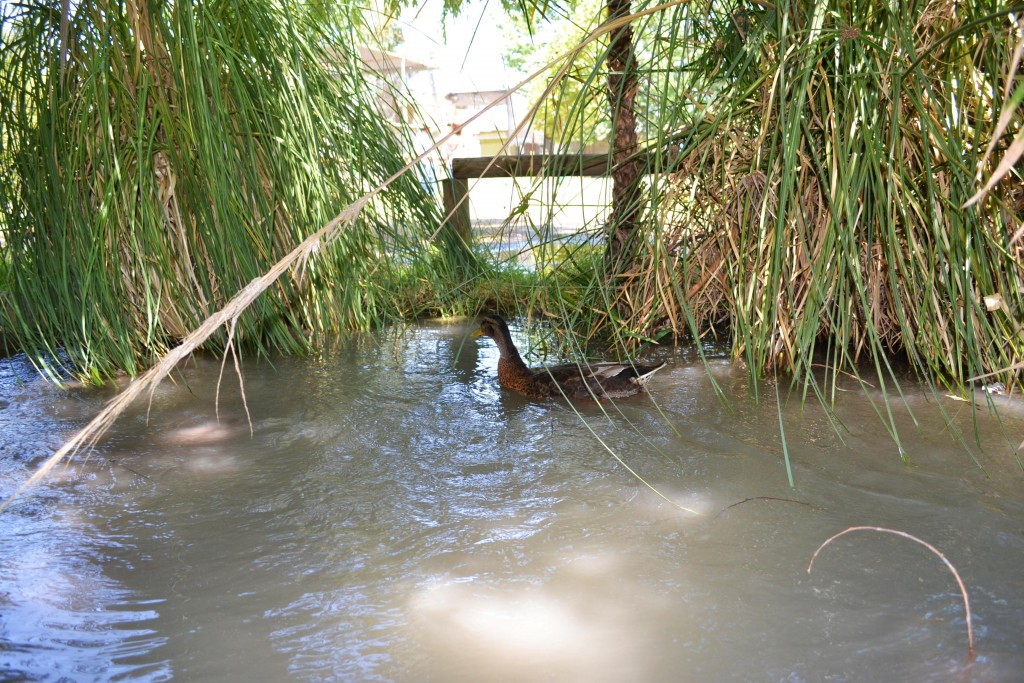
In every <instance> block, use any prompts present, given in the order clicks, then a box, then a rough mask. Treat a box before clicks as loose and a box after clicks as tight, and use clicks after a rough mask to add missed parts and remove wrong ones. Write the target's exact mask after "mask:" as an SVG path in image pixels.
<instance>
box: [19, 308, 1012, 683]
mask: <svg viewBox="0 0 1024 683" xmlns="http://www.w3.org/2000/svg"><path fill="white" fill-rule="evenodd" d="M468 331H470V328H469V326H468V325H447V326H445V325H428V326H424V327H421V328H418V329H415V330H411V331H409V332H407V333H406V334H404V335H402V336H395V337H378V338H363V339H361V340H358V341H357V342H354V343H351V344H347V345H346V346H345V347H344V348H341V349H338V350H337V351H335V352H333V353H331V354H330V355H329V356H328V357H327V358H326V359H324V360H287V359H285V360H275V361H274V363H273V364H271V363H269V362H265V361H264V362H262V363H257V362H248V363H246V364H245V366H244V368H243V369H244V381H245V395H246V397H247V402H248V411H249V414H250V415H251V424H252V432H251V433H250V427H249V423H248V421H247V419H246V413H245V406H244V405H243V402H242V400H241V394H240V392H239V390H238V382H237V379H236V378H234V377H233V376H232V375H231V374H230V371H229V372H228V373H226V376H225V380H224V383H223V386H222V388H221V397H220V405H219V419H218V418H217V416H216V415H215V407H214V406H215V404H214V396H215V391H216V384H217V375H218V371H219V366H218V364H217V363H216V362H213V361H204V360H200V361H198V362H196V363H195V364H193V365H192V366H191V367H189V368H187V369H185V370H184V371H183V372H182V373H181V375H180V376H178V377H177V379H176V381H175V382H174V383H171V382H166V383H164V384H163V385H162V386H161V387H160V388H159V389H157V391H156V392H155V394H154V396H153V400H152V404H151V405H149V406H147V405H145V404H143V405H138V406H135V407H134V408H133V411H132V412H131V413H130V414H128V415H126V416H124V417H123V418H122V419H121V420H120V421H119V422H118V423H117V424H116V425H115V427H114V428H113V430H112V431H111V432H110V433H109V434H108V435H107V437H106V438H105V439H104V440H103V441H102V442H101V443H100V444H99V447H98V448H97V450H96V451H95V452H94V453H93V454H92V455H91V456H90V457H89V458H88V459H84V458H79V459H77V460H76V461H74V463H73V464H71V465H70V466H69V467H66V468H61V469H60V470H59V471H58V472H56V473H55V474H54V475H52V476H51V477H50V478H49V480H48V481H47V483H46V484H45V485H44V486H42V487H40V488H37V489H35V490H34V491H33V492H32V493H31V494H30V495H28V496H26V497H24V498H22V499H20V500H19V501H18V502H17V504H16V505H14V506H13V508H11V509H9V510H8V511H7V512H5V513H4V514H3V515H2V516H0V680H49V681H58V680H60V681H63V680H69V681H106V680H119V681H134V680H144V681H161V680H171V679H174V680H182V681H228V680H232V681H233V680H238V681H282V680H296V681H446V682H447V681H456V682H458V681H542V680H550V681H595V682H600V681H615V682H623V681H625V682H628V681H824V680H828V681H949V680H955V681H1020V680H1024V637H1022V635H1021V634H1022V632H1024V477H1022V475H1021V470H1020V468H1019V466H1018V464H1017V463H1016V461H1015V459H1014V455H1013V452H1012V445H1016V444H1019V442H1020V441H1021V439H1022V438H1024V416H1022V415H1021V414H1019V413H1014V412H1013V410H1009V411H1007V412H1006V413H1005V414H1004V415H1002V416H1001V417H1000V418H999V419H996V418H993V417H991V416H988V415H986V414H982V415H980V416H979V417H978V418H977V428H978V430H979V432H980V435H981V446H980V447H979V446H977V445H976V444H975V442H974V441H973V436H972V430H973V429H974V426H973V418H972V414H971V411H970V410H969V409H968V407H967V406H966V405H964V404H961V403H957V402H954V401H952V400H949V399H946V398H943V397H937V396H933V395H932V394H930V393H929V392H928V391H926V390H923V389H919V388H915V387H913V386H910V385H906V386H904V389H905V391H906V392H907V394H906V405H899V406H895V407H893V413H894V420H895V421H896V424H897V426H898V428H899V436H900V439H901V441H902V443H903V447H904V449H905V452H906V455H907V457H908V458H909V465H908V464H904V463H903V462H902V461H901V459H900V457H899V451H898V448H897V446H896V445H895V443H894V441H893V439H892V438H891V437H890V436H889V435H888V434H887V433H886V431H885V429H884V428H883V427H882V426H881V425H882V423H881V422H880V420H879V418H878V415H877V414H876V407H878V406H873V404H872V402H871V400H872V398H873V399H875V400H877V398H878V396H877V395H871V394H865V393H863V392H860V391H856V390H855V387H847V389H849V390H848V391H843V392H839V393H838V398H837V416H838V419H839V420H841V424H838V426H834V425H833V423H832V422H830V420H829V418H828V417H827V416H826V415H825V414H824V413H823V412H822V411H821V410H820V409H819V408H817V407H816V406H815V405H813V403H814V402H813V399H812V400H811V401H810V403H811V405H808V406H806V407H805V408H801V406H800V404H799V401H796V400H794V401H791V402H789V403H786V404H785V405H783V407H782V409H781V419H782V423H783V425H784V427H785V436H786V440H785V448H784V446H783V441H782V439H781V438H780V435H779V421H780V409H779V408H778V405H777V404H776V402H775V400H774V390H773V389H772V388H771V387H770V385H769V390H770V394H769V397H768V398H767V399H766V398H764V397H762V400H760V401H754V400H753V399H752V398H751V396H750V394H749V391H748V387H747V385H746V381H745V379H744V377H743V375H742V373H740V372H737V371H735V370H733V369H732V368H731V367H730V366H729V364H728V363H727V362H726V361H725V360H722V359H719V360H713V362H712V371H713V373H714V376H715V377H717V380H718V382H719V384H720V386H721V388H722V390H723V392H724V394H725V397H726V399H727V401H725V402H723V401H721V400H719V398H717V397H716V396H715V394H714V392H713V390H712V386H711V382H710V380H709V375H708V373H707V372H705V370H704V369H703V367H701V366H700V365H699V364H698V363H696V362H695V360H694V358H692V357H691V356H690V355H688V353H687V352H679V353H676V354H674V355H667V356H666V358H667V359H668V360H670V362H671V366H670V367H669V368H666V369H665V370H663V371H662V372H661V373H659V374H658V375H657V376H656V377H655V379H654V381H653V382H652V386H651V389H652V393H653V396H654V398H655V401H653V402H652V401H651V400H649V399H647V398H640V399H638V400H632V401H628V402H622V403H620V404H619V405H618V406H610V405H606V406H595V405H584V406H579V407H578V410H579V412H578V413H577V412H576V411H574V410H573V409H572V408H571V407H570V406H568V405H566V404H560V403H551V404H536V403H531V402H528V401H525V400H522V399H520V398H518V397H515V396H509V395H506V394H503V393H502V392H501V391H499V390H498V388H497V387H496V384H495V379H494V364H495V362H496V354H495V351H494V348H493V344H492V343H491V342H490V341H489V340H486V339H484V340H480V341H469V340H466V338H465V335H466V333H467V332H468ZM666 353H668V352H666ZM0 383H2V386H3V394H2V397H0V461H2V462H0V493H2V494H4V495H7V494H9V493H10V492H11V491H12V490H13V489H14V488H15V487H16V486H17V485H18V483H20V481H22V480H23V479H24V478H25V477H26V476H28V474H29V473H30V471H31V468H32V466H33V465H34V464H36V463H38V461H39V460H40V459H42V458H43V457H45V456H46V455H47V454H48V453H49V452H51V451H52V450H53V449H55V448H56V447H58V446H59V445H60V443H61V442H62V439H63V438H65V437H66V436H68V435H70V434H71V433H72V432H73V430H74V429H75V428H76V427H78V426H80V425H82V424H84V423H85V422H86V421H87V420H88V419H89V418H90V417H91V416H93V415H94V414H95V412H96V411H97V410H98V409H99V408H100V407H101V406H102V404H103V402H104V401H105V400H107V399H109V398H110V396H112V392H110V391H97V390H87V389H73V390H70V391H68V392H62V391H59V390H57V389H54V388H52V387H49V386H46V385H43V384H41V383H39V382H38V381H37V380H35V379H34V378H33V375H32V373H31V370H30V369H29V368H27V367H26V366H25V365H24V363H23V362H20V361H18V360H17V359H15V360H13V361H2V362H0ZM602 408H603V409H604V410H602ZM879 409H880V410H882V411H883V413H884V410H885V409H884V407H879ZM605 411H607V412H605ZM943 411H945V413H946V414H947V417H948V418H949V419H950V420H951V421H952V422H953V423H954V424H955V425H957V426H959V427H960V429H961V430H963V431H964V432H965V434H966V436H965V441H960V440H958V438H957V437H956V436H955V434H954V433H953V432H952V431H951V430H950V429H948V428H947V427H946V422H945V419H944V417H943ZM147 412H148V419H147ZM613 453H614V455H613ZM786 453H788V456H789V459H790V462H791V463H792V468H793V475H794V477H795V480H796V484H797V486H796V489H795V490H793V489H790V488H789V486H788V483H787V477H786V469H785V464H784V457H785V454H786ZM615 455H617V456H618V457H619V458H621V459H622V461H623V462H624V463H625V465H628V466H629V467H630V468H632V469H633V470H634V471H635V472H636V473H637V474H638V475H639V476H641V477H643V479H644V480H645V481H646V482H647V483H649V484H650V485H651V486H652V487H654V488H655V489H657V490H658V491H659V492H660V493H661V494H663V495H664V496H665V497H666V498H667V499H669V501H671V502H666V500H664V499H662V498H661V497H659V496H658V495H657V494H655V493H653V492H652V491H651V490H650V489H648V488H647V487H645V486H644V484H643V483H641V482H640V481H639V480H638V479H637V477H635V476H633V475H631V474H630V473H629V472H628V471H627V470H626V469H625V467H624V465H623V462H619V461H618V460H616V458H615ZM854 525H874V526H882V527H890V528H895V529H899V530H902V531H905V532H907V533H911V534H914V535H916V536H918V537H920V538H921V539H923V540H925V541H927V542H929V543H932V544H934V545H935V546H937V547H938V548H939V549H940V550H941V551H942V552H943V553H945V555H946V557H947V558H948V559H949V560H950V562H952V563H953V564H954V565H955V566H956V568H957V569H958V570H959V572H960V574H961V575H962V577H963V581H964V583H965V585H966V587H967V590H968V592H969V597H970V600H971V608H972V612H973V614H972V617H973V626H974V634H975V638H976V649H977V657H976V659H975V660H974V662H973V663H970V664H968V663H967V640H966V626H967V622H966V619H965V612H964V606H963V602H962V598H961V597H960V593H959V591H958V590H957V587H956V582H955V579H954V578H953V577H952V575H951V574H950V573H949V572H948V570H947V569H946V568H945V566H944V565H943V564H942V563H941V561H940V560H939V559H937V558H936V557H935V556H933V555H931V554H930V553H929V552H928V551H927V550H926V549H924V548H923V547H921V546H919V545H917V544H916V543H913V542H911V541H908V540H906V539H903V538H898V537H895V536H891V535H883V534H880V533H873V532H856V533H851V534H849V535H847V536H844V537H842V538H840V539H838V540H836V541H834V542H833V543H832V544H831V545H829V546H828V547H827V548H826V549H825V550H824V551H822V553H821V555H820V556H819V557H818V559H817V561H816V563H815V566H814V572H813V573H812V574H810V575H808V573H807V564H808V561H809V560H810V557H811V555H812V553H813V552H814V550H815V548H816V547H817V546H818V545H819V544H821V543H822V542H823V541H824V540H825V539H827V538H828V537H829V536H831V535H832V534H834V533H836V532H839V531H841V530H843V529H845V528H847V527H849V526H854Z"/></svg>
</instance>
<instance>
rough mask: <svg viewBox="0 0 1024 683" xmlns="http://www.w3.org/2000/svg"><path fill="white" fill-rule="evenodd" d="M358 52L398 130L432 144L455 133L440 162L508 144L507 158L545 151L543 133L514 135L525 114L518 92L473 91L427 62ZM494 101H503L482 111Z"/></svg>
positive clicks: (457, 77)
mask: <svg viewBox="0 0 1024 683" xmlns="http://www.w3.org/2000/svg"><path fill="white" fill-rule="evenodd" d="M359 54H360V57H361V58H362V60H363V62H364V63H365V64H366V65H367V67H368V69H369V70H370V71H371V73H372V74H373V76H374V79H375V80H376V85H377V88H378V91H379V94H378V97H379V98H380V100H381V102H382V104H383V109H384V111H385V113H386V115H387V117H388V119H389V120H391V121H392V123H394V124H395V126H396V127H402V128H404V129H405V130H406V131H407V133H408V134H409V136H410V138H413V139H417V138H419V139H422V135H423V133H424V132H425V133H426V134H427V135H429V137H430V138H431V139H433V140H435V141H436V140H440V139H441V138H442V137H444V136H445V135H448V134H449V133H453V135H452V137H451V138H449V140H448V141H446V142H445V143H444V144H443V145H442V146H441V148H440V149H439V150H438V151H439V156H440V157H441V159H440V160H439V161H440V163H443V164H447V163H448V162H449V161H450V159H452V158H455V157H478V156H491V155H494V154H498V153H500V152H501V150H502V147H503V146H505V143H506V142H508V145H507V146H505V151H504V153H505V154H539V153H542V152H543V151H544V136H543V134H542V133H541V131H539V130H532V129H530V128H529V127H528V126H524V127H523V130H521V131H518V132H517V128H518V127H519V125H520V124H521V123H522V122H523V120H524V119H525V118H526V116H527V114H528V112H529V103H528V102H527V100H526V98H525V97H524V96H523V95H522V94H520V93H518V92H510V91H509V90H508V89H504V88H493V89H486V90H483V89H477V88H479V85H478V84H475V83H473V82H472V81H471V80H470V79H468V78H465V77H462V76H461V75H460V74H452V73H445V72H443V71H442V70H441V69H439V68H437V67H434V66H432V65H431V64H430V63H429V61H428V60H427V59H426V58H424V59H414V58H411V57H409V56H406V55H403V54H400V53H398V52H387V51H384V50H380V49H377V48H370V47H361V48H360V49H359ZM496 100H501V101H500V102H498V103H497V104H495V105H494V106H493V107H491V108H490V109H487V110H486V111H484V110H485V109H486V108H487V106H488V105H489V104H491V103H492V102H495V101H496ZM481 112H483V113H481ZM477 114H480V115H479V117H478V118H475V119H474V118H473V117H474V116H476V115H477ZM424 128H426V131H424ZM417 147H420V143H417ZM417 151H419V150H417Z"/></svg>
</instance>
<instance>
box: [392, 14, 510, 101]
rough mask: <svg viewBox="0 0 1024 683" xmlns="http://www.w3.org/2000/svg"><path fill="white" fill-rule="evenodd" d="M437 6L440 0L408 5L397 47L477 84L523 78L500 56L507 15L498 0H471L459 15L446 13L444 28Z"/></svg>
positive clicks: (500, 84) (491, 85)
mask: <svg viewBox="0 0 1024 683" xmlns="http://www.w3.org/2000/svg"><path fill="white" fill-rule="evenodd" d="M441 9H442V3H441V2H440V0H428V1H427V2H426V3H425V4H424V5H422V6H421V7H419V8H411V9H409V10H406V11H405V12H404V13H403V14H402V15H401V18H400V26H401V29H402V33H403V35H404V37H405V42H404V43H403V44H402V45H401V46H399V48H398V52H400V53H401V54H404V55H405V56H406V57H408V58H410V59H416V60H418V61H426V62H427V63H428V64H430V65H432V66H436V67H438V68H440V69H443V70H444V71H446V72H447V73H450V74H462V76H463V77H465V78H466V79H468V80H469V81H470V82H471V83H472V84H473V85H474V86H475V87H476V88H477V89H479V90H492V89H504V88H507V87H510V86H513V85H515V84H516V83H518V82H519V80H521V76H520V75H519V74H516V73H515V72H510V71H508V70H507V69H506V68H505V65H504V64H503V63H502V60H501V56H502V54H503V53H504V51H505V49H506V47H507V46H508V45H509V40H508V38H507V35H506V32H505V31H503V30H502V26H501V25H502V24H503V23H504V22H505V16H504V13H503V11H502V9H501V3H500V2H499V1H498V0H490V1H489V2H487V1H481V0H470V1H469V2H467V3H466V6H465V8H464V9H463V10H462V13H461V14H460V15H459V16H458V17H456V18H454V19H453V18H449V19H448V21H447V29H446V30H443V29H442V24H441Z"/></svg>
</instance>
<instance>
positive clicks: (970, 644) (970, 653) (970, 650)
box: [807, 526, 974, 663]
mask: <svg viewBox="0 0 1024 683" xmlns="http://www.w3.org/2000/svg"><path fill="white" fill-rule="evenodd" d="M854 531H878V532H881V533H886V534H893V535H896V536H900V537H902V538H908V539H910V540H911V541H914V542H915V543H919V544H921V545H923V546H924V547H925V548H927V549H928V550H930V551H931V552H932V553H934V554H935V555H936V556H938V558H939V559H940V560H942V561H943V562H944V563H945V564H946V566H947V567H948V568H949V571H950V572H952V574H953V578H955V579H956V583H957V585H958V586H959V587H960V594H961V595H962V596H963V598H964V614H965V615H966V618H967V662H968V663H970V662H972V661H974V630H973V629H972V627H971V603H970V601H969V600H968V599H967V589H966V588H965V587H964V582H963V580H962V579H961V578H960V573H959V572H957V570H956V567H954V566H953V564H952V563H951V562H950V561H949V560H947V559H946V556H945V555H943V554H942V553H941V552H940V551H939V549H938V548H936V547H935V546H933V545H932V544H931V543H928V542H927V541H922V540H921V539H920V538H918V537H917V536H913V535H911V534H908V533H907V532H905V531H897V530H896V529H887V528H885V527H878V526H852V527H850V528H848V529H844V530H843V531H840V532H839V533H838V534H836V535H834V536H832V537H831V538H829V539H828V540H827V541H825V542H824V543H822V544H821V545H820V546H818V549H817V550H815V551H814V554H813V555H812V556H811V561H810V563H809V564H808V565H807V573H808V574H810V573H811V569H812V568H813V567H814V560H816V559H817V558H818V553H820V552H821V551H822V550H824V549H825V546H827V545H828V544H829V543H831V542H832V541H834V540H836V539H837V538H839V537H840V536H845V535H846V534H849V533H852V532H854Z"/></svg>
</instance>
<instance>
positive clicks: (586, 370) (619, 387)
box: [472, 314, 665, 401]
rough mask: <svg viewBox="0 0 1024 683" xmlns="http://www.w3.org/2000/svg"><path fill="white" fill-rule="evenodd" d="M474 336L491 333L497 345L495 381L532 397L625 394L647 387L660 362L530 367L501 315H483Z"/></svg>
mask: <svg viewBox="0 0 1024 683" xmlns="http://www.w3.org/2000/svg"><path fill="white" fill-rule="evenodd" d="M472 337H473V338H476V339H479V338H480V337H490V338H491V339H493V340H494V343H495V344H497V345H498V351H499V352H500V354H501V357H500V358H499V359H498V384H499V385H500V386H501V387H502V388H503V389H507V390H510V391H515V392H518V393H520V394H523V395H524V396H526V397H528V398H532V399H539V400H543V399H548V398H558V397H565V398H569V399H577V400H596V401H603V400H605V399H617V398H626V397H629V396H635V395H636V394H641V393H644V392H646V391H647V382H648V381H649V380H650V379H651V377H652V376H653V375H654V373H656V372H657V371H658V370H661V369H662V368H663V367H665V363H662V364H661V365H637V364H635V363H587V364H582V365H581V364H578V363H567V364H564V365H550V366H542V367H539V368H530V367H528V366H527V365H526V363H524V362H523V358H522V356H520V355H519V350H518V349H517V348H516V345H515V344H514V343H513V342H512V335H511V334H510V333H509V331H508V323H506V322H505V319H504V318H502V317H501V316H500V315H495V314H491V315H486V316H484V317H483V318H482V319H481V321H480V327H479V329H477V330H476V331H475V332H474V333H473V334H472Z"/></svg>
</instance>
